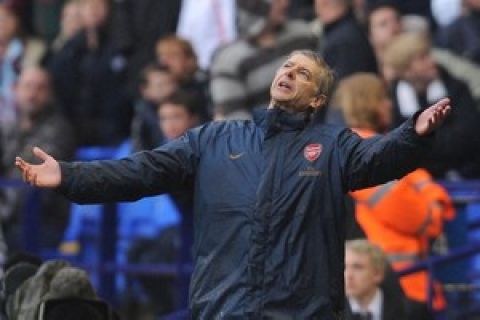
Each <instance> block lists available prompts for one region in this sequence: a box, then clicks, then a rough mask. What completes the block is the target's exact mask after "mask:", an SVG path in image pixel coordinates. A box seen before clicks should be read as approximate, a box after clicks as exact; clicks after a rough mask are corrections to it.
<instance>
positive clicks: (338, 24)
mask: <svg viewBox="0 0 480 320" xmlns="http://www.w3.org/2000/svg"><path fill="white" fill-rule="evenodd" d="M320 41H321V42H320V52H321V53H322V54H323V57H324V58H325V61H326V62H327V64H328V65H329V66H331V68H332V69H333V71H334V72H335V77H336V79H337V80H341V79H343V78H345V77H347V76H349V75H351V74H353V73H355V72H374V73H376V72H377V60H376V58H375V53H374V52H373V49H372V47H371V45H370V42H369V41H368V38H367V35H366V33H365V31H364V30H363V29H362V27H361V26H360V25H359V24H358V22H357V21H356V20H355V17H354V15H353V13H351V12H350V13H348V14H346V15H345V16H343V17H342V18H340V19H338V20H337V21H335V22H333V23H331V24H328V25H326V26H325V35H324V37H323V38H321V40H320Z"/></svg>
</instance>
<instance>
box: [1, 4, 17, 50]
mask: <svg viewBox="0 0 480 320" xmlns="http://www.w3.org/2000/svg"><path fill="white" fill-rule="evenodd" d="M17 29H18V19H17V16H16V15H15V14H14V13H13V12H12V11H11V10H10V9H9V8H7V6H5V5H2V4H0V42H2V43H8V42H9V41H10V40H11V39H12V38H13V37H14V36H15V34H16V33H17Z"/></svg>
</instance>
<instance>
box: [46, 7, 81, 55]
mask: <svg viewBox="0 0 480 320" xmlns="http://www.w3.org/2000/svg"><path fill="white" fill-rule="evenodd" d="M80 1H81V0H69V1H68V2H66V3H65V5H64V6H63V8H62V16H61V20H60V33H59V34H58V35H57V37H56V38H55V40H54V41H53V44H52V50H53V51H54V52H58V51H59V50H60V49H62V48H63V46H64V45H65V43H66V42H67V41H68V40H70V39H72V38H73V37H74V36H76V35H77V34H78V33H79V32H80V31H81V30H82V29H83V20H82V13H81V5H80Z"/></svg>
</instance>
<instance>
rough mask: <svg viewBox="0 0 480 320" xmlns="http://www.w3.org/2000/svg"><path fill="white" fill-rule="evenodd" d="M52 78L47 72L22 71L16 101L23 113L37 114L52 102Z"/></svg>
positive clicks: (40, 70)
mask: <svg viewBox="0 0 480 320" xmlns="http://www.w3.org/2000/svg"><path fill="white" fill-rule="evenodd" d="M50 89H51V88H50V77H49V75H48V73H47V72H46V71H45V70H42V69H39V68H29V69H25V70H24V71H22V73H21V74H20V76H19V78H18V81H17V85H16V87H15V99H16V103H17V107H18V109H19V111H20V112H21V113H25V114H35V113H36V112H38V111H40V110H42V109H43V108H44V107H46V106H47V105H48V104H49V103H50V102H51V90H50Z"/></svg>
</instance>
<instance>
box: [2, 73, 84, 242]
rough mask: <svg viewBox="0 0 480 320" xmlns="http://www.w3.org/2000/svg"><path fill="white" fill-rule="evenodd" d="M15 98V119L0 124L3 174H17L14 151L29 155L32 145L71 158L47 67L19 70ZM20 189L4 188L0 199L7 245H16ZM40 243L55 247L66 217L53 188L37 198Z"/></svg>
mask: <svg viewBox="0 0 480 320" xmlns="http://www.w3.org/2000/svg"><path fill="white" fill-rule="evenodd" d="M15 102H16V107H17V110H18V119H17V121H16V122H15V123H12V124H11V125H9V126H2V127H0V130H1V131H2V132H3V134H2V135H1V137H2V140H1V141H0V144H1V147H0V149H2V150H3V154H2V158H1V160H2V161H1V167H3V168H4V169H3V172H4V174H5V176H6V177H9V178H18V179H20V178H21V177H20V175H19V174H18V172H17V171H16V170H14V161H15V157H16V156H17V155H22V156H24V157H27V158H30V159H31V160H32V161H35V160H34V159H33V158H32V157H31V152H29V151H28V150H30V149H31V148H32V146H39V147H41V148H45V149H46V150H49V152H52V153H53V154H55V155H57V156H58V157H60V158H62V159H71V158H72V156H73V153H74V151H75V144H74V139H73V133H72V132H71V128H70V124H69V123H67V121H66V120H65V119H64V118H63V117H62V116H61V115H60V114H59V113H58V110H57V109H55V106H54V103H53V94H52V91H51V85H50V76H49V74H48V73H47V71H45V70H43V69H41V68H37V67H32V68H27V69H24V70H23V71H22V73H21V74H20V76H19V79H18V82H17V84H16V87H15ZM22 195H23V191H22V190H21V189H5V190H4V191H3V196H4V197H5V201H2V202H0V211H2V212H1V213H0V216H1V217H2V219H4V220H3V221H2V223H4V224H6V225H5V228H4V230H5V231H6V233H7V243H8V244H9V247H11V248H10V249H12V251H15V249H17V248H18V246H19V244H18V241H19V237H20V230H21V224H20V223H21V219H20V216H19V214H20V209H21V208H20V204H21V203H22V201H20V200H21V199H22V198H21V197H22ZM41 209H42V211H41V212H42V213H43V215H42V226H41V228H40V230H41V231H40V233H41V234H42V238H41V240H42V244H43V245H46V246H50V247H55V246H56V244H58V242H59V240H60V239H61V235H62V234H63V229H64V227H65V224H66V223H67V220H68V215H67V212H68V211H67V210H68V202H66V201H65V199H63V197H61V196H60V195H57V194H56V193H55V192H44V193H43V194H42V200H41Z"/></svg>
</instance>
